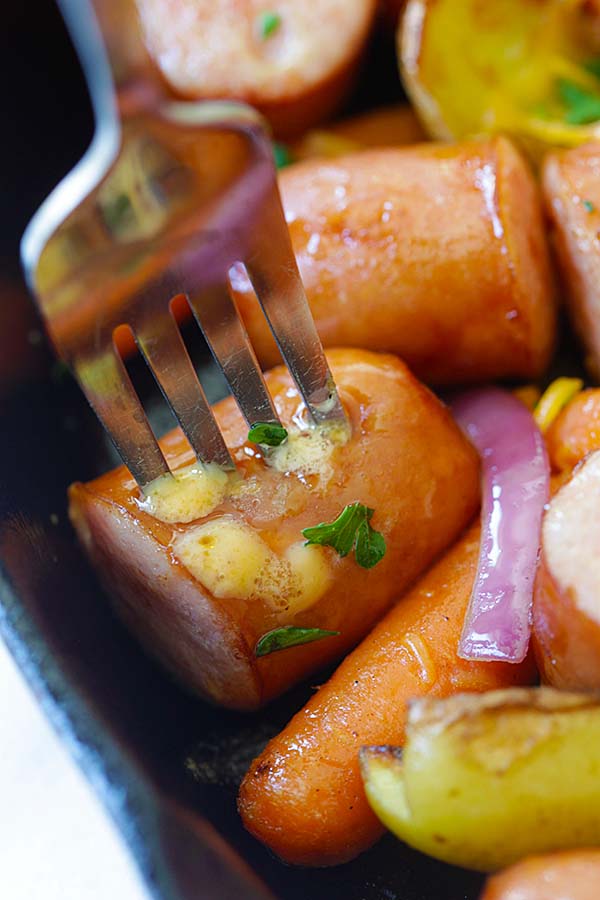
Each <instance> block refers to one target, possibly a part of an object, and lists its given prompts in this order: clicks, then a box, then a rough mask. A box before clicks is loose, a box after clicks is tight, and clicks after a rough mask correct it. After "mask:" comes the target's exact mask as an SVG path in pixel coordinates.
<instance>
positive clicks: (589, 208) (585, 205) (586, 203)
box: [583, 200, 596, 213]
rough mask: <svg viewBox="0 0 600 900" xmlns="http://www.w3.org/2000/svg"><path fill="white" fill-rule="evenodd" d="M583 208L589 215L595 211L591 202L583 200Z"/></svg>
mask: <svg viewBox="0 0 600 900" xmlns="http://www.w3.org/2000/svg"><path fill="white" fill-rule="evenodd" d="M583 208H584V209H585V210H586V211H587V212H589V213H592V212H594V210H595V209H596V207H595V206H594V204H593V203H592V201H591V200H584V201H583Z"/></svg>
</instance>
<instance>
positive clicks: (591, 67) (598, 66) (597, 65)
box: [583, 57, 600, 79]
mask: <svg viewBox="0 0 600 900" xmlns="http://www.w3.org/2000/svg"><path fill="white" fill-rule="evenodd" d="M583 68H584V69H586V70H587V71H588V72H589V73H590V75H595V76H596V78H599V79H600V57H596V59H589V60H588V61H587V62H586V63H584V66H583Z"/></svg>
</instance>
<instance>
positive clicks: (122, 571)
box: [70, 350, 479, 709]
mask: <svg viewBox="0 0 600 900" xmlns="http://www.w3.org/2000/svg"><path fill="white" fill-rule="evenodd" d="M328 358H329V362H330V365H331V368H332V372H333V375H334V377H335V379H336V382H337V384H338V387H339V390H340V396H341V398H342V402H343V403H344V405H345V408H346V410H347V412H348V416H349V419H350V423H351V432H350V436H349V437H348V438H347V439H345V435H342V436H341V437H340V435H339V434H338V435H337V437H336V436H335V435H331V434H329V433H328V432H326V433H324V432H322V431H318V430H317V431H314V430H311V429H308V428H306V427H300V426H301V425H302V421H303V417H304V405H303V403H302V401H301V399H300V397H299V394H298V391H297V390H296V388H295V387H294V386H293V383H292V381H291V378H290V376H289V373H288V372H287V370H286V369H283V368H278V369H275V370H274V371H272V372H270V373H268V375H267V384H268V387H269V389H270V391H271V395H272V396H273V398H274V402H275V404H276V407H277V409H278V410H279V413H280V416H281V419H282V421H283V422H284V423H285V424H286V426H287V427H288V428H289V431H290V437H289V439H288V442H287V443H286V444H282V445H281V447H278V448H276V449H275V450H273V451H272V453H271V454H270V457H269V463H267V462H266V461H265V458H264V453H263V452H261V451H260V449H259V448H258V447H257V445H255V444H249V443H248V441H247V435H248V428H247V426H246V425H245V423H244V422H243V420H242V417H241V414H240V412H239V410H238V408H237V406H236V405H235V403H234V401H233V400H232V399H231V398H228V399H226V400H224V401H222V402H221V403H219V404H217V407H216V409H215V413H216V416H217V420H218V422H219V424H220V427H221V430H222V432H223V435H224V437H225V441H226V443H227V445H228V446H229V447H230V448H231V450H232V452H233V455H234V458H235V461H236V467H237V471H236V473H235V474H232V475H229V476H227V475H225V474H224V473H223V472H222V471H221V470H219V469H217V470H216V471H213V470H210V467H209V470H210V471H209V470H206V471H204V472H201V473H200V474H201V476H202V477H201V478H200V476H198V475H193V472H191V474H190V470H186V471H187V472H188V474H187V475H186V478H187V481H186V480H185V479H183V480H181V482H174V483H173V482H172V481H171V480H168V484H167V487H169V486H171V487H173V490H174V491H175V494H174V500H173V498H171V499H172V500H173V504H172V506H169V502H170V499H169V498H170V497H171V495H170V494H169V493H168V492H167V493H166V494H163V493H159V494H157V495H153V496H152V497H151V504H153V505H150V506H149V505H148V504H149V503H150V501H148V500H146V501H144V502H140V495H139V491H138V489H137V487H136V485H135V483H134V482H133V480H132V478H131V477H130V475H129V473H128V472H127V470H126V469H124V468H123V467H121V468H119V469H116V470H115V471H113V472H109V473H108V474H107V475H103V476H102V477H100V478H98V479H96V480H95V481H92V482H90V483H89V484H86V485H83V484H75V485H73V486H72V487H71V489H70V513H71V518H72V520H73V523H74V525H75V527H76V529H77V531H78V534H79V537H80V539H81V540H82V543H83V545H84V547H85V548H86V550H87V551H88V553H89V555H90V556H91V558H92V560H93V562H94V563H95V565H96V567H97V568H98V571H99V573H100V575H101V577H102V578H103V579H104V581H105V583H106V584H107V586H108V588H109V591H110V593H112V594H113V595H114V598H115V602H116V605H117V609H118V610H119V612H120V613H121V615H122V617H123V618H124V620H125V621H126V622H127V623H128V624H129V625H130V627H131V629H132V630H133V631H134V632H135V633H136V634H137V635H138V636H139V637H140V639H141V640H142V641H143V643H144V644H145V645H146V647H147V648H148V650H149V651H150V652H151V653H153V654H154V655H155V656H157V657H159V658H160V659H161V660H162V661H163V663H164V664H165V665H166V666H167V667H168V668H170V669H171V670H172V671H173V672H174V673H175V674H176V675H178V676H179V678H180V679H181V680H182V681H183V682H184V683H186V684H187V685H188V686H189V687H190V688H192V689H193V690H195V691H197V692H198V693H200V694H202V695H203V696H205V697H207V698H209V699H211V700H213V701H214V702H216V703H220V704H222V705H224V706H229V707H232V708H237V709H254V708H256V707H258V706H260V705H261V704H262V703H264V702H266V701H267V700H269V699H270V698H271V697H274V696H276V695H277V694H279V693H281V692H282V691H284V690H285V689H286V688H288V687H289V686H290V685H292V684H293V683H295V682H297V681H298V680H300V679H301V678H303V677H304V676H306V675H308V674H309V673H310V672H312V671H313V670H315V669H317V668H318V667H319V666H322V665H324V664H325V663H327V662H328V661H330V660H332V659H335V658H337V657H339V656H341V655H342V654H343V653H344V651H345V650H347V649H348V648H349V647H351V646H352V645H353V644H355V643H356V642H357V641H358V640H359V639H360V638H361V637H362V636H363V635H364V634H365V633H366V632H367V631H368V630H369V628H370V627H371V626H372V625H373V624H374V623H375V621H376V620H377V619H378V618H380V617H381V615H382V614H383V613H384V612H385V611H386V609H387V608H388V607H389V605H390V604H391V602H392V600H393V599H394V598H395V597H397V596H398V593H399V592H401V591H402V590H403V589H404V588H405V587H406V586H407V585H408V584H409V582H411V581H412V580H413V579H414V578H415V577H416V576H417V575H418V574H420V572H421V571H423V569H425V568H426V567H427V566H428V565H429V564H430V562H431V561H432V560H433V559H434V557H435V556H436V555H437V554H438V553H440V552H441V551H442V550H443V549H444V548H445V547H446V546H447V545H448V544H449V543H450V542H452V541H453V540H454V539H455V537H456V535H457V534H458V533H460V531H461V529H462V528H464V526H465V524H466V523H467V522H468V521H469V519H470V517H471V516H472V515H473V513H474V511H475V509H476V506H477V502H478V492H479V491H478V460H477V457H476V454H475V451H474V450H473V448H472V447H471V446H470V445H469V444H468V442H467V441H466V440H465V439H464V437H463V436H462V434H461V433H460V432H459V430H458V428H457V427H456V425H455V424H454V422H453V420H452V418H451V416H450V415H449V413H448V411H447V410H446V409H445V407H444V406H443V405H442V404H441V403H440V402H439V401H438V400H437V399H436V398H435V397H434V396H433V395H432V394H431V393H430V392H429V391H428V390H427V389H426V388H424V387H423V386H422V385H421V384H419V382H417V381H416V379H415V378H414V377H413V376H412V375H411V374H410V373H409V371H408V370H407V368H406V366H404V365H403V363H401V362H400V361H399V360H398V359H396V358H395V357H391V356H381V355H376V354H372V353H368V352H366V351H357V350H338V351H332V352H331V353H330V354H329V355H328ZM295 423H296V424H295ZM298 423H299V424H298ZM162 447H163V449H164V452H165V454H166V456H167V458H168V460H169V461H170V464H171V466H172V467H181V466H184V465H185V464H189V463H191V462H192V457H191V454H190V451H189V449H188V447H187V444H186V443H185V442H184V440H183V437H182V435H181V432H180V431H175V432H172V433H171V434H170V435H168V436H167V437H165V438H164V439H163V440H162ZM213 468H214V467H213ZM169 489H170V488H169ZM190 490H191V493H190ZM177 491H181V493H180V494H178V493H177ZM354 502H360V503H362V504H365V505H366V506H368V507H370V508H371V509H373V510H374V513H373V518H372V527H373V528H374V529H376V530H377V531H379V532H381V533H382V534H383V536H384V539H385V541H386V544H387V551H386V553H385V556H384V557H383V559H382V560H381V561H380V562H379V563H378V564H377V565H376V566H375V567H374V568H372V569H364V568H361V567H360V566H359V565H358V564H357V562H356V559H355V557H354V554H353V553H351V554H349V555H348V556H345V557H343V558H342V557H341V556H339V555H338V554H337V553H336V552H335V550H333V549H332V548H331V547H321V546H311V547H306V546H304V543H305V542H304V538H303V536H302V530H303V529H304V528H306V527H309V526H314V525H317V524H319V523H321V522H331V521H333V520H334V519H335V518H336V517H337V516H338V515H339V514H340V512H341V511H342V510H343V509H344V507H345V506H346V505H348V504H351V503H354ZM161 504H162V505H161ZM290 625H292V626H302V627H309V628H317V627H318V628H322V629H329V630H335V631H339V632H340V635H339V636H338V637H328V638H327V639H323V640H320V641H317V642H314V643H311V644H306V645H304V646H298V647H293V648H290V649H288V650H285V651H282V652H278V653H273V654H272V655H268V656H264V657H261V658H256V656H255V652H254V651H255V645H256V643H257V641H258V640H259V638H260V637H261V636H262V635H263V634H265V633H266V632H268V631H270V630H272V629H275V628H279V627H284V626H290Z"/></svg>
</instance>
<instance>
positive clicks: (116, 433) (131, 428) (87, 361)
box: [73, 346, 169, 489]
mask: <svg viewBox="0 0 600 900" xmlns="http://www.w3.org/2000/svg"><path fill="white" fill-rule="evenodd" d="M73 369H74V371H75V374H76V376H77V380H78V381H79V384H80V385H81V387H82V389H83V391H84V393H85V395H86V397H87V399H88V401H89V403H90V404H91V406H92V408H93V409H94V411H95V412H96V415H97V416H98V418H99V419H100V421H101V422H102V424H103V425H104V427H105V428H106V430H107V432H108V434H109V435H110V437H111V440H112V442H113V443H114V445H115V447H116V448H117V451H118V453H119V455H120V457H121V459H122V460H123V462H124V463H125V465H126V466H127V468H128V469H129V471H130V472H131V474H132V475H133V477H134V478H135V480H136V481H137V483H138V484H139V485H140V487H141V488H142V489H143V488H144V487H146V486H147V485H148V484H150V482H151V481H154V480H155V479H156V478H159V477H160V476H161V475H167V474H168V472H169V467H168V465H167V462H166V460H165V458H164V456H163V454H162V451H161V449H160V447H159V446H158V442H157V440H156V438H155V436H154V434H153V432H152V429H151V428H150V425H149V423H148V420H147V418H146V413H145V412H144V408H143V406H142V404H141V403H140V400H139V397H138V395H137V394H136V392H135V390H134V387H133V385H132V383H131V379H130V378H129V375H128V374H127V370H126V368H125V366H124V365H123V361H122V359H121V357H120V356H119V354H118V353H117V351H116V350H115V348H114V346H112V347H109V348H108V349H107V350H106V352H105V353H104V354H102V356H96V355H94V356H93V357H91V358H88V357H86V356H85V355H81V356H79V357H76V358H75V359H74V360H73Z"/></svg>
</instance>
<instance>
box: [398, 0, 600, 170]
mask: <svg viewBox="0 0 600 900" xmlns="http://www.w3.org/2000/svg"><path fill="white" fill-rule="evenodd" d="M597 24H598V10H597V9H596V8H594V6H593V4H589V3H588V4H586V3H583V2H577V0H575V2H571V3H564V2H561V0H494V2H493V3H481V2H480V0H409V2H408V4H407V7H406V11H405V13H404V16H403V20H402V25H401V27H400V29H399V31H398V55H399V60H400V67H401V72H402V77H403V80H404V84H405V87H406V89H407V92H408V94H409V95H410V97H411V99H412V101H413V103H414V104H415V107H416V110H417V112H418V113H419V116H420V118H421V119H422V121H423V123H424V125H425V127H426V128H427V130H428V132H429V134H430V135H431V136H432V137H435V138H441V139H444V140H448V139H452V138H460V137H471V136H473V135H481V134H489V133H497V132H502V133H508V134H511V135H513V136H515V137H519V138H520V139H521V141H522V142H523V143H524V144H525V145H526V146H527V148H528V149H529V150H530V151H531V152H532V153H533V155H534V156H539V155H540V154H541V152H542V151H543V150H544V149H547V148H548V147H549V146H551V147H552V146H565V147H570V146H576V145H578V144H582V143H584V142H585V141H589V140H592V139H593V137H594V136H595V135H596V134H597V133H598V130H599V129H598V124H597V123H596V122H592V123H590V122H588V121H587V120H586V121H584V122H579V121H573V119H572V113H573V110H572V109H571V107H570V106H569V103H568V102H566V100H565V95H564V89H563V90H561V87H562V85H563V84H564V83H568V84H570V85H573V84H574V85H575V90H576V91H577V90H580V91H581V90H584V91H586V92H588V93H589V94H590V95H591V96H592V97H593V98H597V97H598V96H599V91H600V82H598V80H597V79H596V78H595V77H594V76H593V75H592V74H591V73H590V71H589V70H588V69H586V67H585V63H586V62H587V61H588V60H589V59H590V58H592V57H593V56H595V55H597V48H596V47H595V42H594V33H595V32H594V29H595V27H597ZM566 96H567V100H568V98H569V96H570V95H569V94H568V93H567V95H566ZM575 118H577V117H575Z"/></svg>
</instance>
